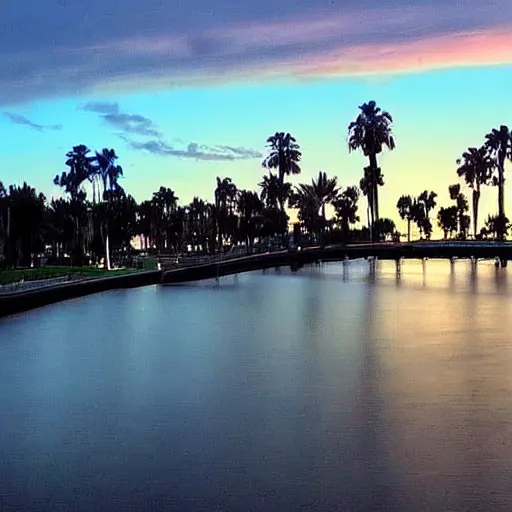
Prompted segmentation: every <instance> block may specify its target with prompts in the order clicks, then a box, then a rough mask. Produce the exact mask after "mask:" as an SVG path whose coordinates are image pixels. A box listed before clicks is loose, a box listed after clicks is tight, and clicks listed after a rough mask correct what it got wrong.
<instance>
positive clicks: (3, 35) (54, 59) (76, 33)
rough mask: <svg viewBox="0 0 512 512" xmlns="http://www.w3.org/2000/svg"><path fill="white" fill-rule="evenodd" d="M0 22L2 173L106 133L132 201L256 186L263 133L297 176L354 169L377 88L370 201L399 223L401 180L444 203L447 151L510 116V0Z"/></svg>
mask: <svg viewBox="0 0 512 512" xmlns="http://www.w3.org/2000/svg"><path fill="white" fill-rule="evenodd" d="M0 20H1V22H0V48H1V49H2V58H1V59H0V154H1V157H2V159H1V163H0V181H2V182H3V183H4V184H11V183H19V184H21V183H23V181H24V180H26V181H27V182H28V183H29V184H30V185H32V186H34V187H36V188H37V189H38V190H39V191H42V192H44V193H45V194H46V195H47V196H48V197H51V196H60V195H61V191H60V190H59V189H58V188H57V187H55V186H54V185H53V184H52V180H53V177H54V176H55V175H56V174H60V173H61V172H62V171H63V170H65V165H64V162H65V159H66V158H65V154H66V152H67V151H69V150H70V149H71V148H72V146H74V145H77V144H85V145H87V146H88V147H89V148H91V149H92V150H101V149H102V148H103V147H109V148H114V149H115V150H116V152H117V154H118V155H119V163H120V165H121V166H122V167H123V169H124V175H125V177H124V179H123V183H122V185H123V186H124V188H125V189H126V191H127V192H128V193H130V194H132V195H133V196H134V197H135V198H136V199H137V200H138V201H141V200H143V199H149V198H150V197H151V194H152V193H153V192H154V191H156V190H157V189H158V188H159V187H160V186H161V185H163V186H166V187H170V188H172V189H173V190H174V191H175V192H176V194H177V196H178V197H179V198H180V201H181V202H183V203H186V202H189V201H190V200H191V199H192V198H193V196H196V195H197V196H201V197H203V198H205V199H208V200H212V199H213V189H214V186H215V178H216V176H221V177H225V176H229V177H231V178H232V179H233V180H234V182H235V183H236V185H237V186H238V187H239V188H248V189H256V188H257V183H258V182H259V181H261V176H262V175H263V174H264V172H265V170H264V169H262V167H261V161H262V159H263V157H264V155H265V154H266V148H265V141H266V139H267V137H268V136H269V135H271V134H273V133H275V132H276V131H285V132H290V133H291V134H292V135H294V136H295V137H296V139H297V140H298V142H299V143H300V144H301V147H302V151H303V162H302V174H301V175H300V176H298V177H294V178H293V179H292V182H293V183H299V182H308V181H310V180H311V179H312V178H313V177H315V176H316V175H317V174H318V172H319V171H320V170H322V171H326V172H327V174H328V175H336V176H337V177H338V180H339V183H340V185H341V186H342V187H346V186H349V185H354V184H358V182H359V179H360V177H361V176H362V173H363V167H364V166H365V165H366V163H365V159H364V157H363V156H362V155H360V154H358V153H349V151H348V146H347V126H348V124H349V123H350V121H351V120H353V119H354V118H355V117H356V115H357V112H358V105H361V104H362V103H363V102H367V101H370V100H375V101H376V102H377V104H378V105H379V106H381V107H382V108H383V109H384V110H387V111H389V112H390V113H391V114H392V115H393V119H394V133H395V138H396V143H397V147H396V150H395V151H393V152H385V153H384V154H382V156H381V159H380V165H381V167H382V170H383V173H384V181H385V186H384V187H383V189H382V190H381V191H380V195H379V200H380V203H381V206H380V213H381V216H387V217H392V218H393V219H394V220H395V221H397V224H398V226H399V228H401V229H402V230H404V226H403V225H402V223H401V222H399V221H398V215H397V211H396V201H397V199H398V197H399V196H400V195H401V194H411V195H417V194H419V193H420V192H422V191H423V190H425V189H428V190H435V191H436V192H437V193H438V194H439V204H442V205H449V204H450V200H449V196H448V185H450V184H451V183H455V182H457V180H458V178H457V176H456V168H457V166H456V163H455V162H456V159H457V158H458V157H459V156H460V155H461V154H462V152H463V151H465V150H466V148H468V147H471V146H479V145H481V144H482V142H483V140H484V137H485V134H486V133H487V132H489V131H490V130H491V129H492V128H495V127H499V125H500V124H508V125H509V126H510V125H512V2H510V0H488V1H485V0H407V1H406V0H347V1H343V2H342V1H341V0H281V1H280V2H275V1H274V0H272V1H271V0H259V1H258V2H240V1H239V0H169V1H164V0H88V1H87V2H83V1H82V0H45V1H44V2H33V3H31V7H30V9H27V8H26V5H25V4H24V3H23V2H19V1H15V0H3V1H2V2H1V4H0ZM509 167H510V169H511V170H512V164H510V165H509ZM505 197H506V206H507V208H508V211H509V212H511V213H512V196H511V195H510V194H509V193H508V191H507V192H506V196H505ZM496 198H497V190H496V189H495V188H488V189H485V190H484V192H483V194H482V210H481V213H480V218H481V219H483V218H484V217H485V216H486V215H487V213H491V212H492V213H494V212H495V210H496ZM363 205H364V202H363ZM364 211H365V209H364V208H361V212H360V213H361V214H363V213H364ZM509 216H510V215H509Z"/></svg>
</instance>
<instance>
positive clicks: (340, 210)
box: [332, 187, 359, 240]
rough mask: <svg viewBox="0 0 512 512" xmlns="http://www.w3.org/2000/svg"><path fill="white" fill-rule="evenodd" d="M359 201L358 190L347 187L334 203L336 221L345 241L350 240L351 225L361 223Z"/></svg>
mask: <svg viewBox="0 0 512 512" xmlns="http://www.w3.org/2000/svg"><path fill="white" fill-rule="evenodd" d="M358 200H359V190H358V188H357V187H347V188H346V189H345V190H344V191H343V192H342V193H341V194H339V195H338V197H336V199H335V200H334V201H333V203H332V205H333V206H334V210H335V212H336V220H337V222H338V223H339V224H340V226H341V230H342V232H343V236H344V239H345V240H347V239H348V234H349V231H350V224H355V223H356V222H359V216H358V215H357V202H358Z"/></svg>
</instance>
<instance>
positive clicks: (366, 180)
mask: <svg viewBox="0 0 512 512" xmlns="http://www.w3.org/2000/svg"><path fill="white" fill-rule="evenodd" d="M369 169H370V168H369V167H365V168H364V176H363V177H362V178H361V180H360V181H359V188H360V189H361V192H362V194H363V196H365V197H366V202H367V208H366V217H367V220H368V229H369V231H370V238H371V239H372V240H373V236H372V235H373V229H372V226H373V224H374V218H373V214H374V209H373V187H372V178H371V176H370V172H369Z"/></svg>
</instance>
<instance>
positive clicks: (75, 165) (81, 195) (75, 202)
mask: <svg viewBox="0 0 512 512" xmlns="http://www.w3.org/2000/svg"><path fill="white" fill-rule="evenodd" d="M90 151H91V150H90V149H89V148H88V147H87V146H85V145H84V144H80V145H78V146H74V147H73V149H72V150H71V151H69V152H68V153H66V157H67V160H66V165H67V166H68V167H69V170H68V171H63V172H62V174H61V175H60V176H59V175H57V176H55V178H54V179H53V183H54V184H55V185H58V186H60V187H62V188H64V190H65V192H66V193H67V194H69V196H70V199H71V201H70V210H71V212H72V215H73V219H74V229H75V236H74V238H75V240H74V260H75V264H77V265H79V266H80V265H82V262H83V257H84V241H85V237H84V234H85V231H86V230H85V228H86V226H85V223H86V217H87V215H86V210H87V209H86V205H85V200H86V198H87V194H86V192H85V191H84V190H83V189H82V184H83V183H84V182H85V181H87V180H89V178H90V176H91V174H92V173H93V172H94V165H93V162H94V157H93V156H90Z"/></svg>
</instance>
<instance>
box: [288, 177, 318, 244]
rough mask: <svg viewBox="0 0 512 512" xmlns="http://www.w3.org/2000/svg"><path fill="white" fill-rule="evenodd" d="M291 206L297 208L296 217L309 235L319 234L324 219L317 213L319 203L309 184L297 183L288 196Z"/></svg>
mask: <svg viewBox="0 0 512 512" xmlns="http://www.w3.org/2000/svg"><path fill="white" fill-rule="evenodd" d="M290 203H291V206H292V208H297V209H298V215H297V216H298V218H299V221H300V222H301V224H302V225H303V226H304V227H305V228H306V230H307V231H308V233H309V234H310V235H317V236H319V234H320V232H321V231H322V230H323V228H324V222H323V221H324V219H323V217H321V216H320V215H319V211H320V209H321V206H322V205H321V204H320V201H319V198H318V196H317V195H316V194H315V191H314V189H313V187H312V186H311V185H299V186H298V187H296V189H295V192H294V193H293V194H292V197H291V198H290Z"/></svg>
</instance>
